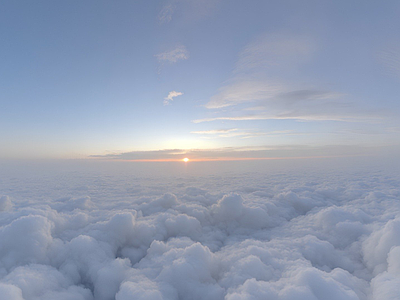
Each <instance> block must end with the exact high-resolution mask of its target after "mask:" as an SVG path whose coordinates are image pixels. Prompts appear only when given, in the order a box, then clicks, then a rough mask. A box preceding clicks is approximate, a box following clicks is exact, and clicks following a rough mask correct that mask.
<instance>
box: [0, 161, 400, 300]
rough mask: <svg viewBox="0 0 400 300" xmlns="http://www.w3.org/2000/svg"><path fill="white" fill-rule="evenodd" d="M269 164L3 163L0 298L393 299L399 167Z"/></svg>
mask: <svg viewBox="0 0 400 300" xmlns="http://www.w3.org/2000/svg"><path fill="white" fill-rule="evenodd" d="M272 166H273V165H269V167H266V168H260V170H263V171H261V172H260V171H252V172H248V171H238V169H237V168H235V167H234V168H233V169H232V170H230V171H229V172H227V173H223V172H222V171H210V170H211V169H208V171H205V173H203V174H202V175H196V176H194V173H191V172H189V173H185V174H186V175H184V173H182V172H176V171H174V168H173V165H169V167H168V168H169V171H166V172H165V173H160V172H159V170H157V174H158V175H157V176H149V175H148V174H147V173H146V172H143V171H141V170H139V169H138V167H139V166H138V167H134V166H133V165H130V166H126V164H125V165H119V167H118V165H113V166H111V167H110V168H108V167H106V165H103V166H102V167H100V168H94V169H90V168H89V169H85V170H82V169H70V171H67V172H66V171H61V172H60V168H53V169H50V170H49V169H45V170H43V172H40V170H38V169H37V167H36V169H35V168H33V169H31V170H29V169H28V168H22V169H24V172H23V173H21V174H19V175H17V176H16V177H13V178H11V177H10V176H9V175H5V173H1V179H2V180H1V181H0V192H1V193H5V192H7V193H8V196H7V197H5V196H2V198H1V199H2V200H1V201H2V202H1V203H2V208H3V209H2V212H1V213H0V240H1V243H0V295H2V297H6V298H5V299H13V300H20V299H25V300H39V299H41V300H50V299H62V300H67V299H68V300H70V299H78V300H111V299H116V300H128V299H171V300H172V299H175V300H177V299H215V300H222V299H226V300H236V299H273V300H275V299H276V300H278V299H279V300H282V299H283V300H300V299H317V300H370V299H374V300H395V299H397V297H398V286H399V282H400V266H399V263H398V262H399V261H400V239H399V236H400V205H399V203H400V202H399V200H400V198H399V197H400V190H399V186H398V183H399V178H398V174H397V173H396V172H394V173H390V172H382V171H379V170H376V171H374V170H373V169H371V168H369V169H368V170H369V172H365V170H364V171H363V168H361V169H353V170H351V169H347V170H343V169H341V170H337V171H335V170H334V169H331V171H330V172H326V171H324V168H321V169H320V170H317V169H310V168H307V170H308V171H305V170H304V169H302V170H296V168H293V167H290V168H288V167H287V166H286V167H284V166H283V165H277V166H275V167H276V168H271V167H272ZM22 169H21V170H22ZM150 169H151V168H150ZM364 169H365V168H364ZM64 170H66V169H64ZM216 170H219V168H217V169H216ZM233 170H236V171H233ZM344 171H345V172H344ZM14 172H15V168H14ZM49 172H50V173H49ZM49 174H52V176H49ZM162 174H166V175H162ZM183 176H185V177H183ZM60 182H61V183H62V184H60ZM11 204H12V205H13V206H11ZM4 208H5V209H4Z"/></svg>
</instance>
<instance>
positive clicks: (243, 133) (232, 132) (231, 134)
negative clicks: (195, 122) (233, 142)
mask: <svg viewBox="0 0 400 300" xmlns="http://www.w3.org/2000/svg"><path fill="white" fill-rule="evenodd" d="M191 133H192V134H198V135H204V136H206V137H207V138H208V137H209V136H213V137H214V138H216V137H219V138H236V137H238V138H242V139H246V138H253V137H259V136H278V135H293V134H296V133H295V132H294V131H293V130H275V131H267V132H266V131H260V130H249V129H238V128H232V129H214V130H203V131H192V132H191Z"/></svg>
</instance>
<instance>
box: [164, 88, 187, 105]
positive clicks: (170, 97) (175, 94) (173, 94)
mask: <svg viewBox="0 0 400 300" xmlns="http://www.w3.org/2000/svg"><path fill="white" fill-rule="evenodd" d="M181 95H183V93H181V92H176V91H172V92H169V94H168V96H167V97H165V98H164V105H169V104H171V102H172V101H173V100H174V98H175V97H178V96H181Z"/></svg>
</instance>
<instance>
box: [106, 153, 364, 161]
mask: <svg viewBox="0 0 400 300" xmlns="http://www.w3.org/2000/svg"><path fill="white" fill-rule="evenodd" d="M354 156H360V155H328V156H292V157H215V158H191V159H189V158H184V159H181V158H179V159H176V158H166V159H165V158H164V159H163V158H159V159H107V161H127V162H128V161H129V162H182V161H184V162H188V161H190V162H207V161H243V160H244V161H246V160H247V161H251V160H285V159H289V160H290V159H313V158H340V157H354ZM185 159H187V160H185Z"/></svg>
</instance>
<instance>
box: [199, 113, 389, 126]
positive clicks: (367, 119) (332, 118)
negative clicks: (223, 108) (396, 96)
mask: <svg viewBox="0 0 400 300" xmlns="http://www.w3.org/2000/svg"><path fill="white" fill-rule="evenodd" d="M381 119H382V118H381V117H380V116H378V115H376V116H374V115H371V116H357V115H342V116H341V115H328V114H327V115H323V114H319V115H295V114H282V115H275V116H272V115H245V116H237V117H215V118H204V119H196V120H193V121H192V122H193V123H196V124H197V123H203V122H213V121H252V120H297V121H340V122H372V123H376V122H379V121H380V120H381Z"/></svg>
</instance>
